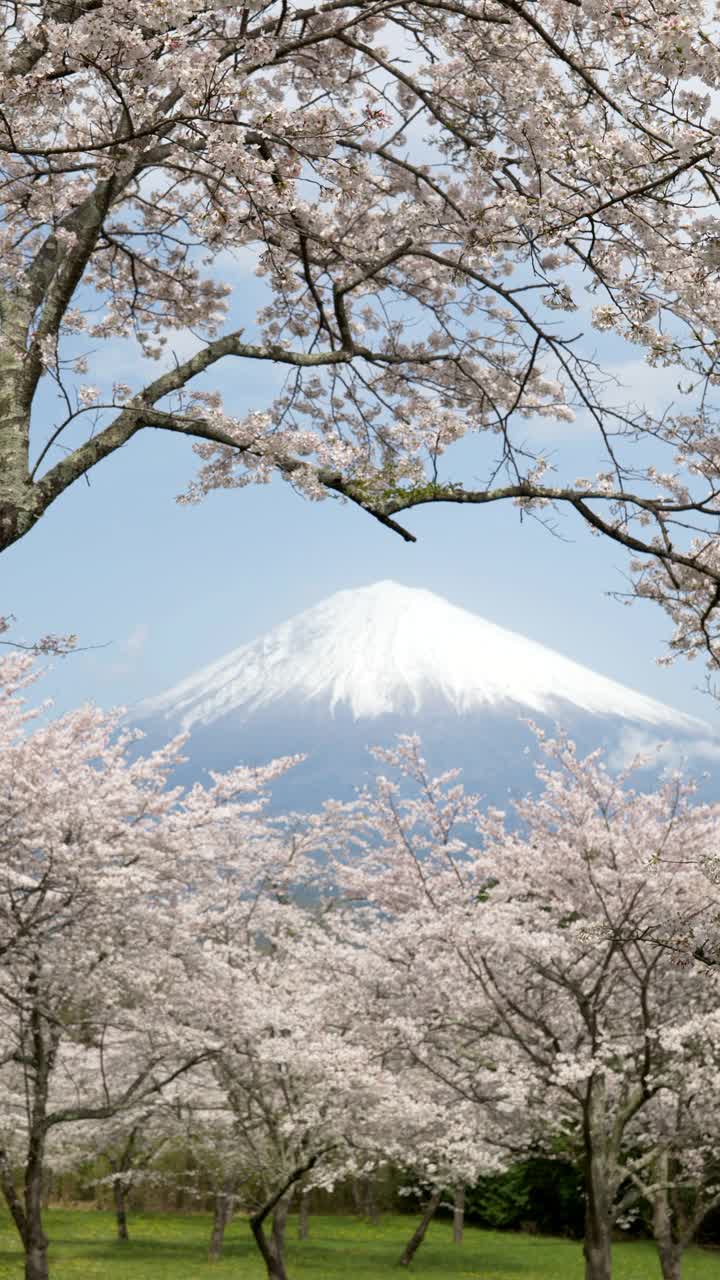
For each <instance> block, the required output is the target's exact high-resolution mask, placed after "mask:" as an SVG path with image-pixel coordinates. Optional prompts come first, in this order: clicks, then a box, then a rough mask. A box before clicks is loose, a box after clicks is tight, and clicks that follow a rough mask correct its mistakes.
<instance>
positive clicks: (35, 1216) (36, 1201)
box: [23, 1140, 48, 1280]
mask: <svg viewBox="0 0 720 1280" xmlns="http://www.w3.org/2000/svg"><path fill="white" fill-rule="evenodd" d="M34 1145H35V1144H34V1143H33V1142H32V1140H31V1143H30V1146H31V1155H30V1160H29V1161H28V1166H27V1170H26V1182H25V1239H24V1242H23V1243H24V1245H25V1280H48V1256H47V1250H48V1238H47V1236H46V1235H45V1232H44V1231H43V1226H42V1150H41V1144H38V1147H37V1149H36V1150H33V1147H34Z"/></svg>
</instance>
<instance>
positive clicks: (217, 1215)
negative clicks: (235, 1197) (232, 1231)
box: [208, 1183, 235, 1262]
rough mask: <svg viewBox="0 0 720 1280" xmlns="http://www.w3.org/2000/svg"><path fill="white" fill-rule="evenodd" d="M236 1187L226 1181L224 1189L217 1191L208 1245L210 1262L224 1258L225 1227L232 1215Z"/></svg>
mask: <svg viewBox="0 0 720 1280" xmlns="http://www.w3.org/2000/svg"><path fill="white" fill-rule="evenodd" d="M234 1189H235V1188H234V1185H231V1184H230V1183H226V1184H225V1186H224V1187H223V1189H222V1191H218V1192H216V1195H215V1211H214V1215H213V1224H212V1231H211V1233H210V1245H209V1247H208V1262H219V1261H220V1259H221V1258H222V1251H223V1244H224V1242H225V1228H226V1227H227V1225H228V1223H229V1221H230V1219H231V1217H232V1194H233V1191H234Z"/></svg>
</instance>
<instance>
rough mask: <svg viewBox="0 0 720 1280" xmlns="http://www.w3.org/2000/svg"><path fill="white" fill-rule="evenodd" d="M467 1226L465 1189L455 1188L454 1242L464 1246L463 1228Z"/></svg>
mask: <svg viewBox="0 0 720 1280" xmlns="http://www.w3.org/2000/svg"><path fill="white" fill-rule="evenodd" d="M464 1225H465V1188H464V1187H456V1188H455V1198H454V1201H453V1242H454V1243H455V1244H462V1241H463V1227H464Z"/></svg>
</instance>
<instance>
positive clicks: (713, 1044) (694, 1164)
mask: <svg viewBox="0 0 720 1280" xmlns="http://www.w3.org/2000/svg"><path fill="white" fill-rule="evenodd" d="M704 985H705V987H706V988H709V990H706V991H705V992H704V993H703V995H704V1000H703V1001H702V1002H700V1001H698V1002H697V1004H696V1007H695V1008H694V1009H688V1014H689V1017H688V1018H687V1020H686V1022H685V1024H684V1025H682V1026H671V1027H667V1028H661V1029H660V1030H659V1032H658V1038H659V1040H660V1041H661V1043H662V1046H663V1049H664V1051H665V1053H666V1054H667V1056H668V1059H669V1062H670V1063H672V1064H673V1066H672V1067H670V1066H669V1065H666V1067H665V1069H664V1071H663V1074H662V1087H661V1088H660V1089H659V1090H658V1092H657V1093H656V1094H655V1095H654V1097H653V1098H652V1099H651V1101H650V1103H649V1105H648V1106H647V1107H646V1108H645V1109H644V1110H643V1112H642V1114H640V1115H639V1116H638V1118H637V1122H636V1126H631V1130H630V1136H631V1139H632V1138H633V1137H634V1136H635V1135H634V1134H633V1132H632V1130H633V1128H635V1127H637V1139H636V1143H635V1151H634V1152H631V1154H630V1158H629V1159H628V1161H627V1165H626V1167H627V1171H628V1174H629V1176H630V1178H631V1180H632V1183H633V1184H634V1186H635V1187H637V1189H638V1191H639V1193H640V1194H641V1195H642V1196H643V1198H644V1199H645V1200H646V1201H647V1202H648V1203H649V1205H650V1207H651V1211H652V1229H653V1235H654V1238H655V1242H656V1245H657V1249H658V1256H659V1259H660V1265H661V1268H662V1274H663V1280H680V1276H681V1267H682V1257H683V1253H684V1251H685V1249H686V1248H687V1246H688V1245H689V1244H691V1243H692V1241H693V1239H694V1237H695V1234H696V1232H697V1230H698V1228H699V1227H700V1226H701V1225H702V1223H703V1221H704V1219H705V1218H706V1217H707V1215H708V1213H709V1212H710V1210H711V1209H714V1208H715V1207H716V1205H718V1204H720V1165H719V1164H718V1120H717V1106H716V1099H717V1073H718V1054H719V1046H720V1034H719V1033H720V1019H719V1015H718V1008H717V1003H718V1000H717V997H718V992H717V978H716V975H715V974H714V973H712V974H710V975H708V976H707V980H706V982H705V984H704ZM703 1003H704V1004H705V1005H706V1006H707V1005H710V1006H714V1007H711V1008H710V1009H707V1008H706V1009H703V1008H702V1004H703Z"/></svg>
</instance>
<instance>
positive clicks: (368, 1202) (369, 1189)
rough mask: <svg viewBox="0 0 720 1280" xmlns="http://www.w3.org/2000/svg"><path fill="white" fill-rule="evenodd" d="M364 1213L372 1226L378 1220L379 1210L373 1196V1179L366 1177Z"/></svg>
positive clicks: (374, 1225) (375, 1224) (376, 1223)
mask: <svg viewBox="0 0 720 1280" xmlns="http://www.w3.org/2000/svg"><path fill="white" fill-rule="evenodd" d="M365 1214H366V1217H367V1218H368V1219H369V1221H370V1223H371V1224H372V1226H373V1227H376V1226H377V1225H378V1223H379V1221H380V1211H379V1209H378V1205H377V1199H376V1196H375V1179H374V1178H368V1180H367V1182H366V1184H365Z"/></svg>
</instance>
